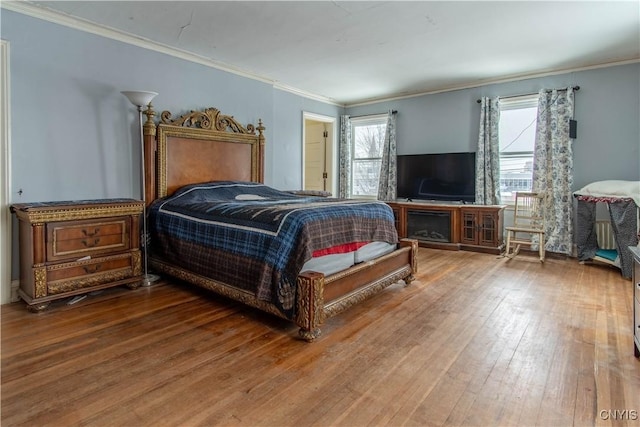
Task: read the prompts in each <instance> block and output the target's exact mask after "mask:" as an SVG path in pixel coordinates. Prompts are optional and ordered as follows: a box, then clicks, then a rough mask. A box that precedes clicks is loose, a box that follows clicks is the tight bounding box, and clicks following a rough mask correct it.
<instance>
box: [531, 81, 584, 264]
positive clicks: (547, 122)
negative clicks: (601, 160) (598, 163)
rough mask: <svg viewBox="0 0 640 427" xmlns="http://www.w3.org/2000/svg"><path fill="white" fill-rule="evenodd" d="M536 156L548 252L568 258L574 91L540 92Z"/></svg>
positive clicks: (535, 172) (535, 187)
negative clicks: (570, 135) (570, 121)
mask: <svg viewBox="0 0 640 427" xmlns="http://www.w3.org/2000/svg"><path fill="white" fill-rule="evenodd" d="M539 95H540V98H539V100H538V121H537V129H536V140H535V147H534V152H533V159H534V161H533V191H537V192H541V193H544V195H545V200H544V221H545V232H546V237H545V239H546V243H545V249H546V250H548V251H551V252H559V253H563V254H567V255H571V253H572V245H573V201H572V196H571V187H572V186H573V151H572V146H571V139H570V138H569V120H570V119H572V118H573V103H574V93H573V88H571V87H570V88H567V89H553V90H541V91H540V93H539Z"/></svg>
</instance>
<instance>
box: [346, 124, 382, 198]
mask: <svg viewBox="0 0 640 427" xmlns="http://www.w3.org/2000/svg"><path fill="white" fill-rule="evenodd" d="M351 123H352V128H351V135H352V138H353V158H352V159H351V162H352V168H351V196H355V197H376V196H377V194H378V179H379V176H380V164H381V163H382V148H383V145H384V135H385V131H386V128H387V122H386V117H368V118H363V119H360V120H353V121H352V122H351Z"/></svg>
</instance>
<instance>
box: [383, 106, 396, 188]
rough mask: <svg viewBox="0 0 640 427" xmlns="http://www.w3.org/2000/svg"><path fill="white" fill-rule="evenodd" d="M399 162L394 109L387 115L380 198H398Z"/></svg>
mask: <svg viewBox="0 0 640 427" xmlns="http://www.w3.org/2000/svg"><path fill="white" fill-rule="evenodd" d="M397 163H398V160H397V158H396V115H395V114H394V113H393V112H392V111H389V114H388V115H387V129H386V131H385V134H384V144H383V147H382V162H381V164H380V178H379V180H378V200H384V201H395V200H396V181H397V175H398V168H397Z"/></svg>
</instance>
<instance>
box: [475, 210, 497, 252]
mask: <svg viewBox="0 0 640 427" xmlns="http://www.w3.org/2000/svg"><path fill="white" fill-rule="evenodd" d="M478 217H479V221H480V227H479V228H480V229H479V232H478V234H479V235H478V240H479V242H478V243H479V244H480V245H481V246H491V247H495V246H497V244H498V242H497V241H496V238H497V236H498V221H497V218H496V215H495V214H494V213H493V212H479V213H478Z"/></svg>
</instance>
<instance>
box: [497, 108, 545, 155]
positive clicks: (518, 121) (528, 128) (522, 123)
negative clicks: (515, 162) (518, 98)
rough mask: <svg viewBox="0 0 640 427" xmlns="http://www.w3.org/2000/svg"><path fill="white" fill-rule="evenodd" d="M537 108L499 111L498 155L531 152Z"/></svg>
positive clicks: (534, 136) (534, 135)
mask: <svg viewBox="0 0 640 427" xmlns="http://www.w3.org/2000/svg"><path fill="white" fill-rule="evenodd" d="M537 113H538V108H537V107H533V108H521V109H517V110H506V111H500V130H499V131H500V153H513V152H516V153H517V152H520V153H521V152H532V151H533V144H534V141H535V138H536V115H537Z"/></svg>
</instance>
